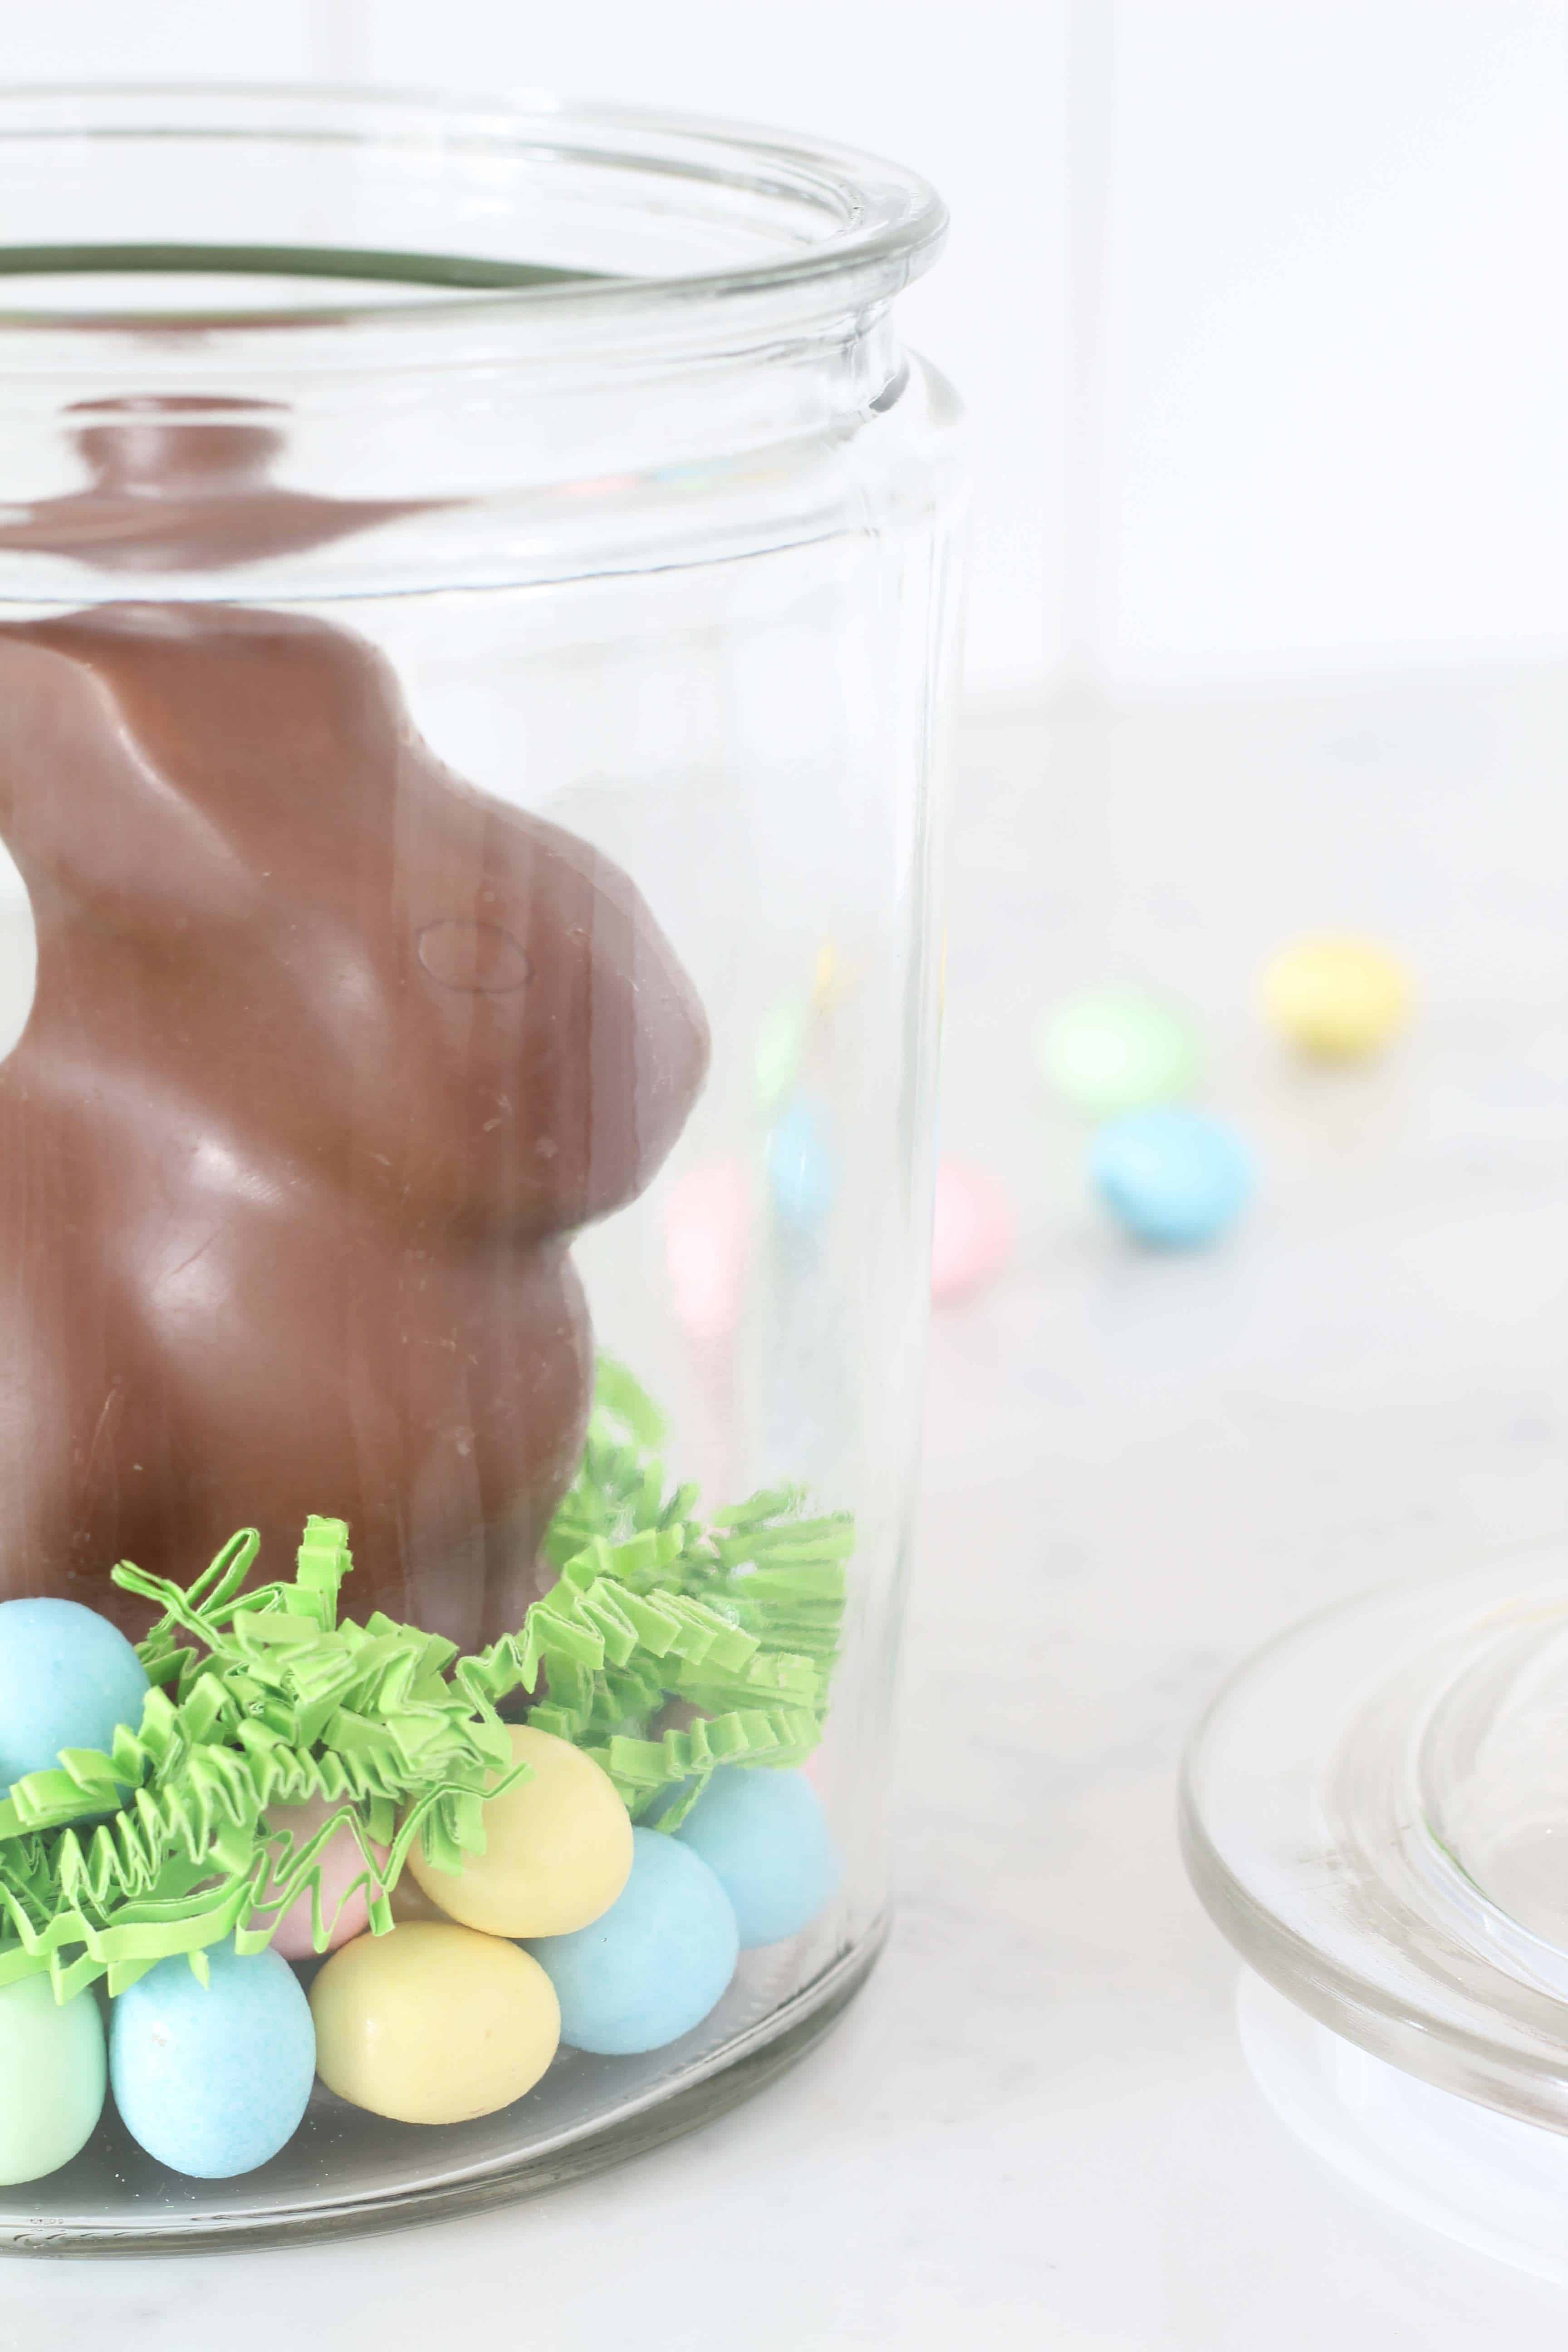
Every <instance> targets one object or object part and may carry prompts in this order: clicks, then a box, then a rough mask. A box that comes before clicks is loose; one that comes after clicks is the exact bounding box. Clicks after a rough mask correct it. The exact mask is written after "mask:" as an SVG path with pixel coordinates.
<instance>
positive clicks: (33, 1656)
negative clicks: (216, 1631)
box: [0, 1601, 147, 1789]
mask: <svg viewBox="0 0 1568 2352" xmlns="http://www.w3.org/2000/svg"><path fill="white" fill-rule="evenodd" d="M146 1696H147V1676H146V1675H145V1673H144V1672H143V1670H142V1661H141V1659H140V1658H139V1657H138V1656H137V1654H136V1653H135V1651H134V1650H133V1649H132V1646H131V1644H130V1643H129V1642H128V1641H127V1640H126V1638H125V1636H124V1634H123V1633H121V1631H120V1628H119V1626H118V1625H111V1624H110V1622H109V1620H108V1618H107V1617H100V1615H99V1614H98V1612H97V1611H96V1610H94V1609H84V1608H83V1607H82V1606H81V1604H80V1602H79V1601H0V1787H5V1788H7V1789H8V1788H9V1787H10V1785H11V1783H12V1781H13V1780H21V1778H22V1777H23V1775H24V1773H27V1772H43V1771H47V1770H49V1769H52V1768H53V1767H54V1766H55V1765H57V1764H58V1762H59V1755H60V1750H61V1748H99V1749H101V1750H102V1751H104V1752H105V1753H107V1751H108V1749H109V1748H110V1744H111V1743H112V1741H113V1738H114V1734H115V1729H116V1727H117V1726H118V1725H120V1724H121V1723H127V1724H129V1725H130V1726H131V1727H132V1730H133V1731H134V1730H135V1729H137V1727H139V1726H140V1724H141V1721H142V1702H143V1700H144V1699H145V1698H146Z"/></svg>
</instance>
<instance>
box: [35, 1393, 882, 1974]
mask: <svg viewBox="0 0 1568 2352" xmlns="http://www.w3.org/2000/svg"><path fill="white" fill-rule="evenodd" d="M662 1441H663V1424H662V1421H661V1418H660V1415H659V1413H658V1410H657V1408H656V1407H655V1406H654V1405H653V1404H652V1403H651V1402H650V1401H649V1399H648V1398H647V1396H646V1395H645V1394H644V1393H643V1391H642V1390H641V1389H640V1388H638V1386H637V1382H636V1381H634V1380H633V1379H632V1377H631V1375H630V1373H628V1372H627V1371H626V1370H625V1368H624V1367H623V1366H621V1365H619V1364H616V1363H613V1362H611V1361H609V1360H604V1361H602V1362H601V1365H600V1368H599V1378H598V1388H597V1394H596V1398H595V1412H594V1414H593V1418H592V1421H591V1423H590V1427H589V1433H588V1438H587V1443H586V1446H585V1449H584V1461H583V1465H582V1469H581V1471H580V1472H579V1475H578V1477H577V1480H576V1482H575V1484H574V1486H573V1487H572V1489H571V1491H570V1493H569V1494H568V1495H567V1496H565V1498H564V1500H563V1502H562V1504H561V1507H560V1508H559V1510H558V1511H557V1512H556V1514H555V1517H554V1519H553V1520H552V1524H551V1528H550V1531H549V1534H548V1536H547V1538H546V1539H545V1546H544V1550H545V1556H546V1558H547V1559H548V1560H549V1561H550V1562H551V1564H552V1566H553V1567H554V1568H555V1569H556V1570H558V1580H557V1582H556V1583H555V1585H554V1586H553V1587H552V1590H551V1591H549V1592H547V1593H546V1594H545V1595H544V1597H543V1599H542V1600H541V1601H536V1602H535V1603H534V1604H533V1606H532V1607H531V1609H530V1611H529V1612H528V1616H527V1618H526V1620H525V1622H524V1624H523V1626H522V1628H521V1631H520V1632H519V1633H514V1634H509V1635H507V1636H506V1637H505V1638H504V1639H503V1640H501V1641H500V1642H497V1643H494V1644H493V1645H492V1646H491V1647H490V1648H489V1649H488V1650H484V1651H482V1652H480V1653H479V1654H478V1655H477V1656H474V1657H459V1656H458V1653H457V1650H456V1647H455V1645H454V1644H453V1643H450V1642H447V1641H444V1640H442V1639H441V1638H440V1637H439V1636H438V1635H436V1634H432V1633H423V1632H421V1631H420V1629H419V1628H418V1627H416V1626H412V1625H403V1624H399V1623H397V1622H395V1620H393V1619H392V1618H389V1617H386V1616H384V1615H383V1614H382V1613H381V1612H379V1611H378V1612H376V1613H375V1614H374V1616H372V1617H371V1618H370V1619H369V1620H368V1621H367V1622H366V1623H364V1624H363V1625H360V1624H358V1623H356V1622H354V1621H353V1619H352V1618H340V1617H339V1614H338V1601H339V1595H340V1591H341V1589H342V1583H343V1580H344V1579H345V1577H346V1576H347V1575H348V1574H349V1573H350V1571H351V1570H352V1567H353V1560H352V1557H351V1554H350V1551H349V1543H348V1533H349V1531H348V1528H347V1527H346V1526H345V1525H344V1523H343V1522H342V1520H341V1519H329V1518H315V1517H312V1518H311V1519H310V1522H309V1524H308V1526H307V1528H306V1529H305V1537H304V1541H303V1542H302V1543H301V1545H300V1550H299V1555H298V1560H297V1565H296V1573H295V1576H294V1579H293V1580H292V1582H289V1583H277V1584H265V1585H260V1586H258V1587H256V1588H255V1589H254V1590H252V1591H245V1590H244V1589H243V1588H244V1584H245V1579H246V1577H247V1575H248V1573H249V1571H250V1569H251V1567H252V1565H253V1564H254V1562H255V1559H256V1557H257V1554H258V1550H259V1549H260V1538H259V1537H258V1535H257V1533H256V1531H255V1529H254V1528H247V1529H244V1530H242V1531H241V1532H240V1533H239V1534H237V1535H236V1536H234V1537H232V1538H230V1540H229V1541H228V1543H226V1545H225V1546H224V1548H223V1549H222V1551H221V1552H220V1553H219V1554H218V1556H217V1558H216V1559H215V1560H214V1561H213V1563H212V1565H211V1566H210V1567H209V1568H208V1569H207V1570H205V1573H204V1574H203V1575H202V1576H200V1577H199V1578H198V1579H197V1580H196V1581H195V1583H194V1584H193V1585H191V1586H190V1587H189V1589H188V1590H185V1589H182V1588H181V1587H180V1586H178V1585H176V1584H173V1583H171V1582H168V1581H167V1580H164V1579H163V1578H160V1577H154V1576H148V1575H146V1574H144V1573H143V1571H142V1570H141V1569H138V1568H135V1567H133V1566H132V1565H131V1564H130V1563H129V1562H123V1563H121V1566H120V1567H118V1568H117V1569H115V1570H114V1572H113V1573H114V1580H115V1582H116V1583H117V1584H119V1585H121V1587H122V1588H123V1589H124V1590H125V1591H130V1592H135V1593H138V1594H140V1595H141V1596H142V1598H143V1599H145V1600H149V1601H153V1602H155V1603H156V1604H157V1605H158V1606H159V1607H160V1608H161V1609H162V1611H163V1614H162V1616H161V1617H160V1618H159V1620H158V1622H157V1623H156V1624H155V1625H154V1626H153V1631H152V1632H151V1633H149V1634H148V1636H147V1638H146V1640H145V1641H144V1642H142V1643H141V1644H140V1645H139V1655H140V1656H141V1659H142V1664H143V1665H144V1666H145V1667H146V1670H147V1674H148V1677H149V1680H150V1681H151V1683H152V1685H153V1688H152V1689H151V1690H150V1691H149V1693H148V1696H147V1701H146V1705H145V1706H144V1708H143V1711H142V1722H141V1725H140V1727H139V1728H138V1729H136V1730H135V1731H132V1729H131V1728H130V1727H126V1726H122V1727H121V1729H120V1730H118V1731H117V1732H116V1734H115V1737H114V1740H113V1743H112V1746H111V1748H110V1752H109V1754H107V1755H103V1754H100V1753H99V1752H98V1751H96V1750H93V1749H87V1748H71V1749H68V1750H66V1751H65V1752H64V1753H63V1754H62V1755H61V1757H60V1759H59V1763H58V1767H57V1768H56V1769H52V1770H49V1771H44V1772H34V1773H29V1774H28V1775H27V1776H26V1779H24V1780H18V1781H17V1782H16V1784H15V1786H14V1787H13V1788H12V1789H11V1790H10V1792H9V1794H8V1796H7V1797H6V1798H5V1801H0V1984H5V1983H9V1982H11V1981H13V1980H14V1979H16V1978H17V1977H22V1976H28V1975H33V1974H36V1973H38V1972H39V1971H41V1970H44V1969H47V1971H48V1973H49V1975H50V1977H51V1979H52V1980H53V1983H54V1988H55V1992H56V1996H57V1998H58V1999H59V2000H68V1998H69V1997H70V1996H71V1995H72V1994H73V1993H76V1992H79V1991H80V1990H83V1988H84V1987H86V1986H88V1985H89V1984H91V1983H93V1982H95V1981H96V1980H97V1979H100V1978H107V1979H108V1986H109V1990H110V1993H111V1994H114V1993H119V1992H122V1991H123V1990H125V1988H126V1987H127V1986H128V1985H130V1984H133V1983H134V1982H135V1980H136V1979H137V1978H138V1977H140V1976H142V1975H144V1974H145V1973H146V1971H147V1970H148V1969H151V1968H153V1967H155V1966H156V1964H157V1963H158V1961H160V1960H162V1959H166V1958H169V1957H170V1956H171V1955H173V1954H175V1953H182V1952H183V1953H185V1954H187V1955H188V1956H189V1958H190V1960H191V1965H192V1967H193V1968H194V1969H195V1970H196V1972H197V1974H198V1975H201V1976H203V1977H205V1958H204V1957H203V1956H204V1953H205V1949H206V1948H207V1947H209V1946H210V1945H212V1944H215V1943H217V1942H220V1941H222V1940H223V1939H224V1938H225V1937H228V1936H231V1935H232V1936H233V1937H234V1938H235V1942H236V1945H237V1948H238V1949H239V1950H240V1951H242V1952H246V1951H258V1950H260V1949H262V1948H264V1947H265V1946H266V1945H267V1944H268V1941H269V1940H270V1937H271V1935H272V1932H273V1929H274V1927H276V1925H277V1922H278V1920H279V1918H280V1917H281V1916H282V1914H283V1912H284V1911H285V1910H286V1909H287V1908H288V1907H289V1906H290V1905H291V1904H292V1903H293V1902H295V1901H296V1900H297V1899H298V1897H299V1896H300V1894H301V1893H303V1892H305V1891H306V1890H309V1892H310V1899H311V1921H312V1933H313V1940H314V1943H315V1946H316V1948H317V1950H318V1951H321V1950H324V1949H325V1948H326V1946H327V1943H328V1940H329V1938H330V1937H331V1931H332V1927H333V1926H334V1925H335V1921H336V1917H337V1912H336V1910H335V1909H334V1911H333V1913H332V1916H331V1917H328V1916H326V1914H325V1912H324V1909H323V1906H322V1901H321V1855H322V1853H323V1852H324V1850H325V1848H326V1846H327V1844H328V1843H329V1842H330V1841H331V1838H332V1837H333V1836H334V1835H336V1834H337V1832H338V1831H339V1828H340V1826H341V1825H342V1824H343V1823H345V1822H346V1823H347V1825H348V1826H349V1829H350V1831H351V1832H352V1833H353V1836H354V1837H355V1839H356V1840H357V1841H358V1843H359V1847H360V1852H361V1855H362V1857H363V1864H364V1867H363V1871H362V1872H361V1873H360V1874H359V1875H358V1876H357V1877H356V1879H355V1881H354V1883H353V1886H352V1887H351V1888H349V1889H347V1890H345V1892H344V1895H343V1896H342V1900H343V1901H346V1900H347V1899H348V1896H349V1895H352V1894H353V1893H355V1892H358V1891H360V1890H363V1891H364V1892H365V1893H366V1895H367V1896H368V1898H369V1911H370V1927H371V1932H372V1933H373V1934H375V1935H383V1934H384V1933H385V1932H386V1931H387V1929H388V1928H389V1927H391V1926H392V1924H393V1921H392V1913H391V1907H390V1905H389V1902H388V1890H389V1889H390V1888H391V1887H392V1886H394V1885H395V1884H396V1881H397V1878H398V1876H399V1874H400V1873H401V1871H402V1869H403V1866H404V1864H405V1860H406V1858H407V1855H408V1853H409V1850H410V1848H411V1846H412V1844H413V1842H414V1840H415V1839H416V1837H417V1838H419V1839H420V1840H421V1841H422V1843H423V1847H424V1851H425V1853H426V1855H427V1856H428V1858H429V1860H430V1861H431V1863H432V1864H434V1865H435V1866H436V1867H437V1868H438V1869H443V1870H447V1871H454V1870H458V1869H460V1868H461V1867H462V1865H463V1863H464V1861H465V1860H466V1858H467V1857H468V1855H469V1854H476V1853H482V1852H483V1851H484V1824H483V1802H484V1800H485V1798H486V1797H487V1796H494V1795H498V1794H500V1792H501V1791H502V1790H505V1789H508V1788H510V1787H513V1786H515V1785H516V1784H517V1783H519V1782H520V1781H521V1780H527V1779H529V1778H531V1773H530V1770H529V1768H528V1767H527V1766H526V1765H518V1766H514V1765H513V1764H512V1763H511V1750H510V1741H509V1739H508V1736H507V1729H506V1726H505V1724H504V1723H503V1722H502V1720H501V1718H500V1714H499V1712H498V1708H499V1706H500V1702H501V1701H502V1700H504V1699H506V1698H507V1697H509V1696H510V1695H511V1694H512V1693H513V1692H516V1691H519V1690H521V1691H522V1692H524V1693H525V1694H528V1695H530V1696H532V1697H533V1699H534V1704H533V1705H532V1706H531V1708H530V1710H529V1714H528V1720H529V1722H530V1723H531V1724H532V1725H534V1726H535V1727H537V1728H539V1729H540V1730H542V1731H551V1732H554V1733H555V1734H556V1735H557V1736H558V1737H560V1738H565V1739H570V1740H571V1741H573V1742H574V1745H576V1746H578V1747H580V1748H583V1749H584V1751H585V1752H586V1753H587V1754H589V1755H591V1756H593V1757H594V1758H595V1760H596V1761H597V1762H598V1763H599V1764H600V1765H601V1766H602V1767H603V1768H604V1769H605V1772H606V1773H607V1774H608V1776H609V1778H610V1780H612V1781H613V1782H614V1784H615V1786H616V1789H617V1790H618V1791H619V1792H620V1795H621V1797H622V1798H623V1800H624V1801H625V1802H626V1806H627V1808H628V1810H629V1811H630V1812H631V1814H632V1817H633V1819H634V1820H637V1821H647V1820H650V1819H651V1820H652V1821H653V1822H654V1825H656V1826H657V1827H658V1828H660V1829H665V1830H670V1829H674V1828H676V1827H678V1826H679V1822H681V1821H683V1820H684V1819H685V1817H686V1814H687V1813H688V1812H689V1810H690V1808H691V1806H692V1805H693V1804H694V1803H695V1802H696V1801H697V1799H698V1797H699V1796H700V1794H701V1791H702V1790H703V1788H704V1787H705V1786H706V1785H707V1781H708V1779H709V1776H710V1774H711V1773H712V1772H713V1771H714V1769H716V1768H717V1767H718V1766H719V1765H721V1764H742V1765H784V1764H793V1763H796V1762H798V1761H800V1760H801V1759H803V1758H804V1757H805V1756H806V1755H808V1754H809V1753H810V1751H811V1749H812V1748H815V1747H816V1743H817V1741H818V1739H819V1738H821V1734H822V1725H823V1719H824V1717H825V1714H826V1705H827V1693H828V1685H829V1682H830V1679H831V1676H832V1672H833V1667H834V1664H835V1661H836V1658H837V1645H838V1637H839V1627H840V1623H841V1620H842V1616H843V1609H844V1595H845V1563H846V1561H847V1559H848V1557H849V1554H850V1551H851V1549H853V1541H854V1531H853V1524H852V1522H851V1520H850V1519H849V1518H848V1517H847V1516H844V1515H837V1516H834V1517H826V1518H805V1517H802V1516H801V1502H802V1498H801V1496H799V1494H798V1493H796V1492H795V1490H794V1489H789V1488H781V1489H779V1490H778V1491H776V1492H774V1493H771V1494H762V1495H756V1496H752V1499H751V1501H750V1502H748V1503H744V1504H742V1505H740V1506H739V1507H736V1508H735V1509H733V1510H730V1511H727V1512H721V1513H720V1514H718V1515H717V1517H715V1518H714V1519H713V1520H712V1521H711V1522H710V1524H707V1525H704V1524H703V1523H702V1522H701V1521H700V1519H699V1518H698V1517H696V1516H695V1512H696V1502H697V1492H696V1489H695V1488H694V1487H691V1486H679V1487H676V1488H673V1489H670V1488H669V1487H668V1485H667V1480H666V1475H665V1470H664V1465H663V1463H662V1460H661V1458H660V1455H659V1447H660V1445H661V1444H662ZM308 1798H321V1799H324V1800H326V1801H327V1802H328V1803H330V1804H331V1805H332V1806H333V1807H334V1811H333V1812H332V1814H331V1817H330V1818H329V1819H328V1820H327V1821H326V1822H324V1823H323V1824H322V1826H321V1829H320V1830H319V1831H317V1832H314V1833H313V1834H312V1835H311V1836H310V1838H309V1839H308V1840H306V1841H303V1842H300V1841H298V1840H296V1839H295V1838H294V1837H293V1836H292V1835H291V1834H290V1833H289V1832H287V1831H282V1830H277V1829H269V1828H268V1825H267V1822H266V1821H265V1820H264V1818H263V1817H264V1815H265V1814H266V1812H267V1811H268V1808H269V1807H271V1806H274V1805H277V1806H285V1805H293V1804H299V1803H301V1802H303V1801H305V1800H306V1799H308Z"/></svg>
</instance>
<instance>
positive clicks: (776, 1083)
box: [756, 1001, 808, 1110]
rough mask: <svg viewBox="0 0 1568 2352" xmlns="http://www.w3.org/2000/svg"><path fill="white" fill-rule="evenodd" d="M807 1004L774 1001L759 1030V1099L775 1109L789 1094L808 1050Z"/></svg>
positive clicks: (757, 1062)
mask: <svg viewBox="0 0 1568 2352" xmlns="http://www.w3.org/2000/svg"><path fill="white" fill-rule="evenodd" d="M807 1011H808V1008H807V1007H805V1006H804V1005H801V1004H798V1003H794V1002H790V1001H786V1002H785V1003H782V1004H775V1005H774V1006H773V1009H772V1011H771V1012H770V1013H767V1014H766V1015H765V1017H764V1018H763V1023H762V1025H761V1027H760V1028H759V1029H758V1031H757V1043H756V1081H757V1101H758V1103H759V1104H760V1106H761V1107H762V1108H763V1110H773V1109H774V1108H776V1107H777V1105H778V1104H780V1103H781V1102H782V1101H783V1100H784V1097H785V1096H786V1095H787V1094H788V1092H789V1090H790V1088H791V1087H793V1086H794V1084H795V1077H796V1075H797V1073H798V1072H799V1069H800V1065H801V1057H802V1055H804V1054H805V1039H806V1029H807Z"/></svg>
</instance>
